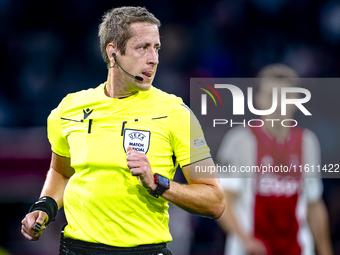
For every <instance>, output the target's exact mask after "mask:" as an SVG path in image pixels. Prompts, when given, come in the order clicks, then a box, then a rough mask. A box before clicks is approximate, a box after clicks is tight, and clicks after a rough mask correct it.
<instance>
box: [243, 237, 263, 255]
mask: <svg viewBox="0 0 340 255" xmlns="http://www.w3.org/2000/svg"><path fill="white" fill-rule="evenodd" d="M243 242H244V246H245V250H246V252H247V254H249V255H267V254H268V252H267V248H266V246H265V245H264V244H263V242H262V241H261V240H259V239H256V238H254V237H247V238H246V239H245V240H244V241H243Z"/></svg>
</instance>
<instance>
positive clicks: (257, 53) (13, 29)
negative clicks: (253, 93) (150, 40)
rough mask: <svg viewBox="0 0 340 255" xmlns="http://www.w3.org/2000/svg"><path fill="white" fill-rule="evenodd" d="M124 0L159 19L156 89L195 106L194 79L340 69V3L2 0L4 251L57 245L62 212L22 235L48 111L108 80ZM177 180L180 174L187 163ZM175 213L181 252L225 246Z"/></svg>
mask: <svg viewBox="0 0 340 255" xmlns="http://www.w3.org/2000/svg"><path fill="white" fill-rule="evenodd" d="M123 5H139V6H145V7H146V8H147V9H148V10H149V11H151V12H152V13H154V14H155V16H156V17H157V18H158V19H160V21H161V23H162V26H161V28H160V34H161V36H162V38H161V41H162V50H161V51H160V65H159V67H158V71H157V75H156V78H155V80H154V86H155V87H158V88H160V89H162V90H164V91H166V92H169V93H174V94H176V95H178V96H181V97H182V98H183V100H184V101H185V103H186V104H188V105H189V98H190V91H189V87H190V86H189V85H190V77H196V78H198V77H255V76H256V74H257V72H258V71H259V70H260V69H261V68H262V67H263V66H264V65H267V64H271V63H276V62H280V63H284V64H287V65H288V66H290V67H292V68H294V69H295V70H296V71H297V72H298V74H299V75H300V76H301V77H339V76H340V47H339V46H340V1H323V0H222V1H213V0H210V1H199V0H197V1H195V2H193V3H188V2H187V3H185V2H184V1H179V0H163V1H151V0H144V1H129V0H125V1H120V0H116V1H101V0H97V1H88V0H72V1H71V0H69V1H66V0H59V1H42V0H36V1H34V0H27V1H19V0H0V24H1V25H0V36H1V40H0V57H1V68H0V211H1V216H2V221H1V224H0V225H1V226H2V231H1V232H0V255H5V254H11V255H21V254H25V255H30V254H32V255H33V254H35V255H55V254H58V245H59V235H60V229H61V227H62V225H63V224H65V222H66V221H65V218H64V215H63V211H62V210H60V212H59V214H58V217H57V221H56V222H55V223H52V224H51V226H50V228H49V229H48V230H46V231H45V232H44V234H43V237H42V238H41V240H40V241H38V242H29V241H27V240H26V239H25V238H24V237H23V236H22V235H21V233H20V227H21V220H22V219H23V217H24V216H25V214H26V213H27V211H28V210H29V208H30V205H31V204H32V203H33V202H34V201H36V200H37V199H38V197H39V194H40V190H41V188H42V185H43V182H44V178H45V175H46V172H47V170H48V167H49V162H50V156H51V150H50V146H49V143H48V141H47V137H46V119H47V117H48V115H49V113H50V111H51V110H52V109H54V108H55V107H56V106H57V105H58V103H59V102H60V101H61V99H62V98H63V97H64V96H66V94H68V93H71V92H75V91H78V90H82V89H87V88H90V87H97V86H98V85H99V84H100V83H102V82H104V81H105V80H106V78H107V69H106V65H105V63H104V62H103V60H102V58H101V54H100V50H99V40H98V37H97V32H98V25H99V23H100V20H101V16H102V14H103V13H104V12H105V11H107V10H109V9H111V8H112V7H119V6H123ZM317 91H318V93H328V94H332V95H331V96H332V98H333V99H335V100H337V98H338V96H339V95H340V93H339V88H338V87H334V91H323V90H322V88H318V89H317ZM330 92H331V93H330ZM312 95H313V93H312ZM325 103H327V102H325ZM321 107H322V105H321ZM322 116H323V119H322V122H320V123H324V124H322V125H321V124H320V123H319V124H318V129H316V130H313V131H314V132H316V133H317V135H318V137H319V139H320V142H321V146H322V150H323V159H324V158H327V157H328V156H329V155H332V158H336V157H337V155H339V151H340V148H339V144H340V141H339V140H340V138H339V130H334V129H333V130H332V128H331V127H330V126H331V125H330V124H331V123H332V120H334V117H335V119H336V120H338V119H339V113H338V109H335V110H334V112H330V113H328V114H324V115H322ZM336 116H338V117H336ZM208 143H209V141H208ZM328 163H338V162H328ZM176 180H178V181H184V178H183V175H182V174H181V172H180V171H177V174H176ZM323 182H324V185H325V191H324V200H325V203H326V205H327V209H328V212H329V217H330V228H331V229H330V231H331V237H332V243H333V248H334V252H335V254H340V203H339V199H338V197H339V195H340V185H339V181H338V180H337V179H324V180H323ZM170 218H171V219H170V230H171V232H172V234H173V237H174V241H173V242H172V243H171V244H170V249H172V251H173V254H176V255H189V254H191V255H194V254H195V255H196V254H197V255H201V254H202V255H203V254H209V255H214V254H223V249H224V240H225V234H224V233H222V231H221V230H220V229H219V227H218V226H217V224H216V223H215V221H214V220H210V219H204V218H201V217H196V216H192V215H189V214H187V213H185V212H183V211H181V210H179V209H178V208H176V207H175V206H171V207H170Z"/></svg>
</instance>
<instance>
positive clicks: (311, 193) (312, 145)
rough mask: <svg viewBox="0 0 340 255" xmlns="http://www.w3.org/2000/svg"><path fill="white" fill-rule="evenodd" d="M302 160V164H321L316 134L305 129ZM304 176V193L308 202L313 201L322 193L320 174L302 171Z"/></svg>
mask: <svg viewBox="0 0 340 255" xmlns="http://www.w3.org/2000/svg"><path fill="white" fill-rule="evenodd" d="M302 151H303V155H302V161H303V164H304V165H309V166H314V167H316V166H318V165H321V150H320V144H319V140H318V138H317V136H316V135H315V134H314V133H313V132H312V131H310V130H308V129H305V130H304V132H303V136H302ZM304 174H305V177H307V178H306V193H307V200H308V203H314V202H316V201H317V200H319V199H320V198H321V196H322V193H323V184H322V180H321V179H320V178H321V174H320V173H319V172H318V171H315V173H312V174H307V173H304Z"/></svg>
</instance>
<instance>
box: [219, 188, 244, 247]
mask: <svg viewBox="0 0 340 255" xmlns="http://www.w3.org/2000/svg"><path fill="white" fill-rule="evenodd" d="M225 196H226V209H225V211H224V213H223V214H222V216H221V218H219V219H218V220H217V223H218V224H219V225H220V227H221V228H222V229H223V230H224V231H225V233H227V232H232V233H233V234H235V235H237V236H238V237H239V238H240V239H241V240H242V241H244V240H245V239H246V237H247V234H246V233H245V232H244V230H243V229H242V228H241V227H240V224H239V222H238V220H237V218H236V216H235V213H234V200H235V199H236V194H234V193H232V192H229V191H226V192H225Z"/></svg>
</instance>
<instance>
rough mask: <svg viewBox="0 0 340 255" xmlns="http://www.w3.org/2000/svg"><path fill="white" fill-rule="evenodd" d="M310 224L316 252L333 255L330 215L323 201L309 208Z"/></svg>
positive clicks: (321, 254)
mask: <svg viewBox="0 0 340 255" xmlns="http://www.w3.org/2000/svg"><path fill="white" fill-rule="evenodd" d="M308 223H309V226H310V229H311V231H312V234H313V236H314V240H315V245H316V250H317V251H318V254H320V255H331V254H333V252H332V246H331V241H330V234H329V222H328V214H327V210H326V207H325V205H324V202H323V201H322V200H320V201H318V202H316V203H315V204H312V205H309V207H308Z"/></svg>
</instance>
